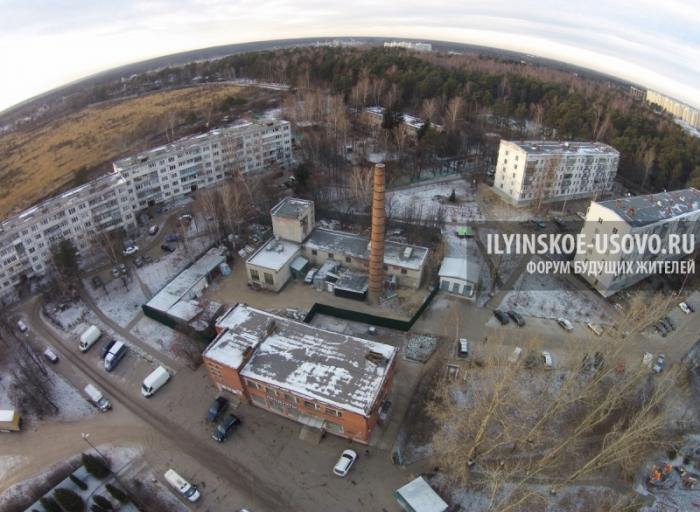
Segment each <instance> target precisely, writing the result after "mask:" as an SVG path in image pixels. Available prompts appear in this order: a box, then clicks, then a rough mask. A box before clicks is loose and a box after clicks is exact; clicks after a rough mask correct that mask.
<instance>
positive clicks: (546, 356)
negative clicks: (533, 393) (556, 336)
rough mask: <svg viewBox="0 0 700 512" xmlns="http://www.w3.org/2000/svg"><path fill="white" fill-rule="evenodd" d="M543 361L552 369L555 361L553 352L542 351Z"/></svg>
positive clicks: (548, 368) (546, 366)
mask: <svg viewBox="0 0 700 512" xmlns="http://www.w3.org/2000/svg"><path fill="white" fill-rule="evenodd" d="M542 362H543V363H544V367H545V368H546V369H547V370H552V369H553V368H554V362H553V361H552V354H550V353H549V352H547V351H546V350H543V351H542Z"/></svg>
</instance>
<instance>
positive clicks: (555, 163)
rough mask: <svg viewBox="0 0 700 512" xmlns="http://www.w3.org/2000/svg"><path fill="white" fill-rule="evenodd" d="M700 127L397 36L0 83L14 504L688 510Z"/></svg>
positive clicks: (693, 463)
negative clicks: (46, 86) (12, 92)
mask: <svg viewBox="0 0 700 512" xmlns="http://www.w3.org/2000/svg"><path fill="white" fill-rule="evenodd" d="M696 14H697V11H696ZM6 79H9V77H6ZM699 130H700V119H699V118H698V110H697V109H695V108H694V107H692V106H690V105H688V104H686V103H684V102H681V101H678V100H676V99H674V98H673V97H671V96H667V95H665V94H662V93H660V92H655V91H654V90H651V89H647V87H645V86H643V85H640V83H638V82H632V81H629V80H625V79H622V78H615V77H612V76H610V75H609V74H604V73H601V72H598V71H593V70H591V69H586V68H583V67H579V66H574V65H570V64H565V63H563V62H558V61H552V60H547V59H544V58H540V57H535V56H534V55H531V54H529V53H528V54H525V53H516V52H513V51H506V50H498V49H494V48H486V47H481V46H479V47H477V46H469V45H466V44H465V45H463V44H457V43H446V42H441V41H438V40H433V39H403V38H400V37H396V38H385V37H384V38H380V37H355V38H346V37H337V38H321V39H319V38H314V39H289V40H277V41H269V42H261V43H246V44H241V45H229V46H220V47H213V48H207V49H205V50H197V51H189V52H185V53H180V54H172V55H168V56H167V57H160V58H156V59H153V60H151V61H144V62H139V63H137V64H132V65H127V66H122V67H119V68H114V69H110V70H108V71H104V72H103V73H100V74H97V75H93V76H90V77H89V78H86V79H83V80H78V81H72V82H71V83H69V84H68V85H64V86H61V87H58V88H55V89H52V90H50V91H49V92H46V93H44V94H41V95H39V96H36V97H33V98H31V99H28V100H26V101H23V102H22V103H18V104H17V105H15V106H12V107H10V108H7V109H6V110H4V111H2V112H0V178H1V179H2V187H0V217H2V220H0V512H24V511H27V512H87V511H90V512H109V511H112V510H120V511H128V512H138V511H142V512H160V511H168V512H169V511H190V510H192V511H201V512H204V511H206V512H262V511H266V512H276V511H298V512H301V511H303V512H327V511H333V512H345V511H348V512H350V511H374V512H377V511H382V512H399V511H405V512H446V511H450V512H457V511H464V512H467V511H469V512H487V511H489V512H491V511H493V512H506V511H507V512H519V511H522V512H530V511H533V512H568V511H574V512H584V511H593V512H595V511H610V512H613V511H615V512H616V511H630V512H631V511H639V512H663V511H679V512H681V511H691V510H697V509H700V508H699V507H700V485H699V484H698V479H699V478H700V335H699V334H698V333H699V332H700V311H697V312H696V308H700V280H698V278H697V277H696V275H695V263H696V261H697V259H698V248H700V222H698V221H699V220H700V131H699ZM516 241H517V242H516ZM628 241H629V243H628ZM568 242H571V243H568ZM574 242H575V243H576V245H575V246H574ZM567 244H568V245H567Z"/></svg>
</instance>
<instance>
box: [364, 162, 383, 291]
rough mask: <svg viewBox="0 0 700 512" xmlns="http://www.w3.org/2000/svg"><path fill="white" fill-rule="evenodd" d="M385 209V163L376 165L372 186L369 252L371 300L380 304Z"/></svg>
mask: <svg viewBox="0 0 700 512" xmlns="http://www.w3.org/2000/svg"><path fill="white" fill-rule="evenodd" d="M385 215H386V214H385V211H384V164H376V165H375V166H374V186H373V187H372V236H371V237H370V244H371V247H370V253H369V286H368V288H369V300H370V303H372V304H378V303H379V299H380V298H381V296H382V293H383V292H384V236H385V231H386V219H385Z"/></svg>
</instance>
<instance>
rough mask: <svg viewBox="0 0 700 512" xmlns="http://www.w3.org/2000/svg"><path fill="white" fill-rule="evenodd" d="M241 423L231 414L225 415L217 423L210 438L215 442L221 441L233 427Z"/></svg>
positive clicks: (224, 439)
mask: <svg viewBox="0 0 700 512" xmlns="http://www.w3.org/2000/svg"><path fill="white" fill-rule="evenodd" d="M240 424H241V420H239V419H238V418H237V417H236V416H234V415H233V414H229V415H227V416H226V417H225V418H224V420H223V421H222V422H221V423H219V424H218V425H217V427H216V428H215V429H214V432H213V433H212V435H211V438H212V439H213V440H214V441H216V442H217V443H223V442H224V441H226V439H227V438H228V436H229V434H230V433H231V431H232V430H233V429H234V428H237V427H238V426H239V425H240Z"/></svg>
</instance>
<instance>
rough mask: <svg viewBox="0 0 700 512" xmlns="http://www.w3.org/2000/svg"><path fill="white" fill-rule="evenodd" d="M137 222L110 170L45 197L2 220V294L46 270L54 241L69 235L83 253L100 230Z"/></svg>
mask: <svg viewBox="0 0 700 512" xmlns="http://www.w3.org/2000/svg"><path fill="white" fill-rule="evenodd" d="M134 224H135V217H134V212H133V211H132V208H131V204H130V198H129V195H128V192H127V188H126V184H125V182H124V180H123V179H122V178H120V177H119V175H116V174H110V175H108V176H104V177H102V178H99V179H96V180H93V181H91V182H89V183H87V184H86V185H83V186H80V187H77V188H74V189H72V190H69V191H68V192H64V193H63V194H60V195H58V196H55V197H52V198H50V199H47V200H46V201H43V202H41V203H39V204H37V205H35V206H33V207H32V208H29V209H28V210H25V211H23V212H21V213H20V214H18V215H14V216H12V217H9V218H8V219H6V220H5V221H3V222H2V224H0V297H2V296H5V295H8V294H11V293H12V291H13V290H14V288H15V287H16V286H17V285H18V284H20V283H21V282H23V281H25V280H27V279H29V278H31V277H34V276H40V275H42V274H44V272H45V271H46V268H47V266H48V265H49V264H50V260H51V246H52V245H54V244H55V243H57V242H59V241H60V240H63V239H70V240H71V241H72V242H73V244H74V245H75V247H76V248H77V249H78V251H80V252H81V253H83V254H87V253H89V252H90V251H91V247H92V246H93V244H92V243H91V242H92V240H91V239H92V237H93V234H94V233H95V232H97V231H103V230H107V231H108V230H111V229H114V228H117V227H123V226H131V225H134Z"/></svg>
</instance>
